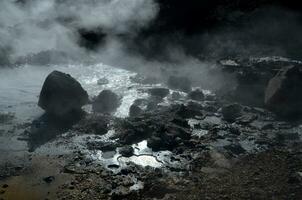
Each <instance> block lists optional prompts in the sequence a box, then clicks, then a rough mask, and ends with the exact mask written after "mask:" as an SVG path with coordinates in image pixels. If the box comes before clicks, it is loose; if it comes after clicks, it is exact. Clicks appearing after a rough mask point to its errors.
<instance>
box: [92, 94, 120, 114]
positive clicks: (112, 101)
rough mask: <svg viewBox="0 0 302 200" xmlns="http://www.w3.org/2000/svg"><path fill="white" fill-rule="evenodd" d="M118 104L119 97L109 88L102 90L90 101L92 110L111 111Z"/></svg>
mask: <svg viewBox="0 0 302 200" xmlns="http://www.w3.org/2000/svg"><path fill="white" fill-rule="evenodd" d="M119 105H120V98H119V96H118V95H117V94H115V93H114V92H112V91H110V90H103V91H102V92H101V93H100V94H99V95H98V96H97V97H96V99H95V100H94V101H93V102H92V109H93V111H94V112H100V113H112V112H114V111H116V109H117V108H118V107H119Z"/></svg>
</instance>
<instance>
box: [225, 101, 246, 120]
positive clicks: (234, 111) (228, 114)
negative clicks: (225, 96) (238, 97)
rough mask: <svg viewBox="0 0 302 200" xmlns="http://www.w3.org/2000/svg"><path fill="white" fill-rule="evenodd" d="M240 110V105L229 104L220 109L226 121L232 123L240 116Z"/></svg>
mask: <svg viewBox="0 0 302 200" xmlns="http://www.w3.org/2000/svg"><path fill="white" fill-rule="evenodd" d="M241 110H242V107H241V105H239V104H237V103H236V104H229V105H226V106H223V107H222V109H221V113H222V115H223V118H224V119H225V120H226V121H229V122H234V121H235V120H236V119H237V118H238V117H240V116H241V115H242V113H241Z"/></svg>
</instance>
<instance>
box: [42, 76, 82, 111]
mask: <svg viewBox="0 0 302 200" xmlns="http://www.w3.org/2000/svg"><path fill="white" fill-rule="evenodd" d="M87 102H88V94H87V92H86V91H85V90H84V89H83V88H82V86H81V84H80V83H79V82H78V81H76V80H75V79H74V78H73V77H71V76H70V75H69V74H65V73H62V72H59V71H53V72H52V73H50V74H49V75H48V76H47V78H46V80H45V82H44V84H43V87H42V90H41V93H40V98H39V103H38V105H39V106H40V107H41V108H43V109H44V110H45V111H46V112H47V113H50V114H54V115H56V116H64V115H66V114H68V113H70V112H71V111H78V110H81V107H82V106H83V105H85V104H86V103H87Z"/></svg>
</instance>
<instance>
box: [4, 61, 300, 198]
mask: <svg viewBox="0 0 302 200" xmlns="http://www.w3.org/2000/svg"><path fill="white" fill-rule="evenodd" d="M216 66H217V68H218V69H219V70H221V71H223V73H225V75H229V74H232V75H234V77H236V79H237V85H236V86H235V87H232V88H227V85H226V88H225V89H222V90H219V91H211V92H209V91H205V90H202V86H200V87H199V88H196V87H195V86H194V87H192V83H191V82H190V79H189V78H187V77H181V76H171V77H170V78H168V80H167V82H166V83H160V84H161V85H160V87H158V86H156V85H153V87H152V88H149V89H148V90H147V93H148V95H147V96H142V97H141V98H138V99H136V100H135V101H134V103H133V104H132V106H131V107H130V109H129V111H128V112H129V116H128V117H124V118H122V117H117V116H115V115H114V112H115V111H116V109H118V107H120V106H121V97H120V96H119V95H118V94H115V93H114V92H113V91H110V90H103V91H99V92H100V94H99V95H98V96H97V97H95V98H92V97H90V98H89V99H88V95H87V92H86V91H85V90H84V89H83V88H82V87H81V85H80V83H79V82H77V80H75V79H74V78H73V77H71V76H70V75H67V74H65V73H61V72H58V71H55V72H52V73H51V74H50V75H49V76H48V77H47V78H46V80H45V82H44V86H43V88H42V85H41V88H42V91H41V94H40V97H39V98H40V100H39V106H40V107H42V108H43V109H44V110H45V113H44V115H43V116H41V117H40V118H38V119H36V120H34V121H32V122H31V123H16V122H15V121H14V115H13V113H1V114H0V123H1V128H0V134H1V136H5V135H9V134H12V133H14V134H16V135H17V137H18V140H20V141H26V143H27V145H28V149H26V150H23V152H24V151H25V152H27V153H25V154H24V155H22V156H19V157H18V156H16V158H15V157H9V159H8V160H7V161H3V162H1V165H0V186H1V188H0V199H3V200H4V199H5V200H7V199H9V200H10V199H14V200H19V199H30V200H35V199H39V200H40V199H61V200H63V199H65V200H67V199H150V200H151V199H152V200H154V199H163V200H168V199H169V200H170V199H205V200H210V199H232V200H233V199H234V200H236V199H238V200H239V199H257V200H258V199H263V200H264V199H265V200H267V199H280V200H281V199H282V200H283V199H289V200H299V199H302V151H301V149H302V126H301V123H300V119H301V118H300V117H301V110H300V109H299V108H300V104H301V94H302V91H301V88H302V87H300V85H299V84H300V83H301V81H302V78H301V77H302V76H301V74H302V71H301V62H299V61H294V60H289V59H285V58H257V59H256V58H250V59H248V60H240V59H232V60H231V59H229V60H228V59H226V60H220V61H219V62H217V65H216ZM103 80H104V79H102V81H98V83H99V84H100V83H101V82H102V84H104V85H106V84H107V82H108V81H103ZM150 80H152V77H144V76H142V75H136V76H134V77H133V78H132V81H133V82H135V81H139V82H145V83H146V82H148V81H150ZM151 82H152V81H151ZM129 89H131V88H129ZM84 104H88V106H91V107H92V110H91V111H87V110H86V109H84V110H81V107H82V106H83V105H84ZM16 153H17V154H18V152H16ZM17 158H18V159H17Z"/></svg>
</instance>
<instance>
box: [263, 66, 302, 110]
mask: <svg viewBox="0 0 302 200" xmlns="http://www.w3.org/2000/svg"><path fill="white" fill-rule="evenodd" d="M264 102H265V105H266V106H267V107H268V108H269V109H270V110H272V111H274V112H275V113H277V114H279V115H282V116H290V115H296V114H301V113H302V68H301V66H298V65H297V66H290V67H285V68H283V69H281V70H280V71H279V72H278V73H277V75H276V76H275V77H274V78H272V79H271V80H270V81H269V84H268V86H267V88H266V91H265V99H264Z"/></svg>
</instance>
